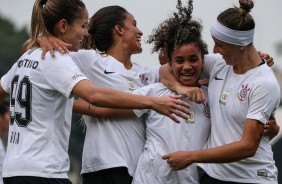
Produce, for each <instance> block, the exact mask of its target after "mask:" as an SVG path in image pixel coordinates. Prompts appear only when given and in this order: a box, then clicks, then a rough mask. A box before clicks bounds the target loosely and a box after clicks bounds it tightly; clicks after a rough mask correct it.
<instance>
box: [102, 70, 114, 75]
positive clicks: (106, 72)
mask: <svg viewBox="0 0 282 184" xmlns="http://www.w3.org/2000/svg"><path fill="white" fill-rule="evenodd" d="M104 73H105V74H111V73H115V72H108V71H107V70H105V71H104Z"/></svg>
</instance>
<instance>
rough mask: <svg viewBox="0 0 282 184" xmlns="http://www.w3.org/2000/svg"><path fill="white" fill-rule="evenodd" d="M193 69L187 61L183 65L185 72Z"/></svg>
mask: <svg viewBox="0 0 282 184" xmlns="http://www.w3.org/2000/svg"><path fill="white" fill-rule="evenodd" d="M191 68H192V67H191V64H190V62H188V61H186V62H184V63H183V67H182V69H183V70H190V69H191Z"/></svg>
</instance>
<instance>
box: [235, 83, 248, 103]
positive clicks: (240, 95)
mask: <svg viewBox="0 0 282 184" xmlns="http://www.w3.org/2000/svg"><path fill="white" fill-rule="evenodd" d="M250 90H251V88H249V87H248V84H246V85H244V84H243V85H242V89H241V90H240V92H239V93H238V94H237V97H238V99H239V100H240V102H244V101H245V100H246V99H247V97H248V92H249V91H250Z"/></svg>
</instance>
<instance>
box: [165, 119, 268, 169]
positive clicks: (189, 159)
mask: <svg viewBox="0 0 282 184" xmlns="http://www.w3.org/2000/svg"><path fill="white" fill-rule="evenodd" d="M263 129H264V125H263V124H262V123H261V122H259V121H257V120H253V119H247V120H246V122H245V127H244V130H243V135H242V138H241V140H239V141H236V142H233V143H230V144H226V145H223V146H219V147H216V148H210V149H205V150H197V151H177V152H174V153H169V154H167V155H164V156H163V159H165V160H167V163H168V164H169V165H170V167H171V168H172V169H174V170H180V169H184V168H186V167H188V166H189V165H191V164H192V163H228V162H235V161H238V160H241V159H245V158H248V157H252V156H254V155H255V154H256V151H257V148H258V146H259V143H260V140H261V138H262V135H263V131H264V130H263Z"/></svg>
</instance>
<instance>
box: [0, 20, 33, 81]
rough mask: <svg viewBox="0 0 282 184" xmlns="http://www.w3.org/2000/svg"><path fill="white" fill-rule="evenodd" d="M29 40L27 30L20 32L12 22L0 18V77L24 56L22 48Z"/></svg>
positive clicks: (23, 29)
mask: <svg viewBox="0 0 282 184" xmlns="http://www.w3.org/2000/svg"><path fill="white" fill-rule="evenodd" d="M28 38H29V34H28V32H27V29H26V28H22V29H20V30H18V29H16V27H15V26H14V24H13V23H12V22H11V21H9V20H8V19H6V18H3V17H0V76H3V75H4V74H5V73H6V72H7V71H8V70H9V69H10V68H11V66H12V65H13V63H15V62H16V61H17V59H18V58H19V57H20V56H21V55H22V53H21V47H22V45H23V43H24V42H25V41H26V40H27V39H28Z"/></svg>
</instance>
